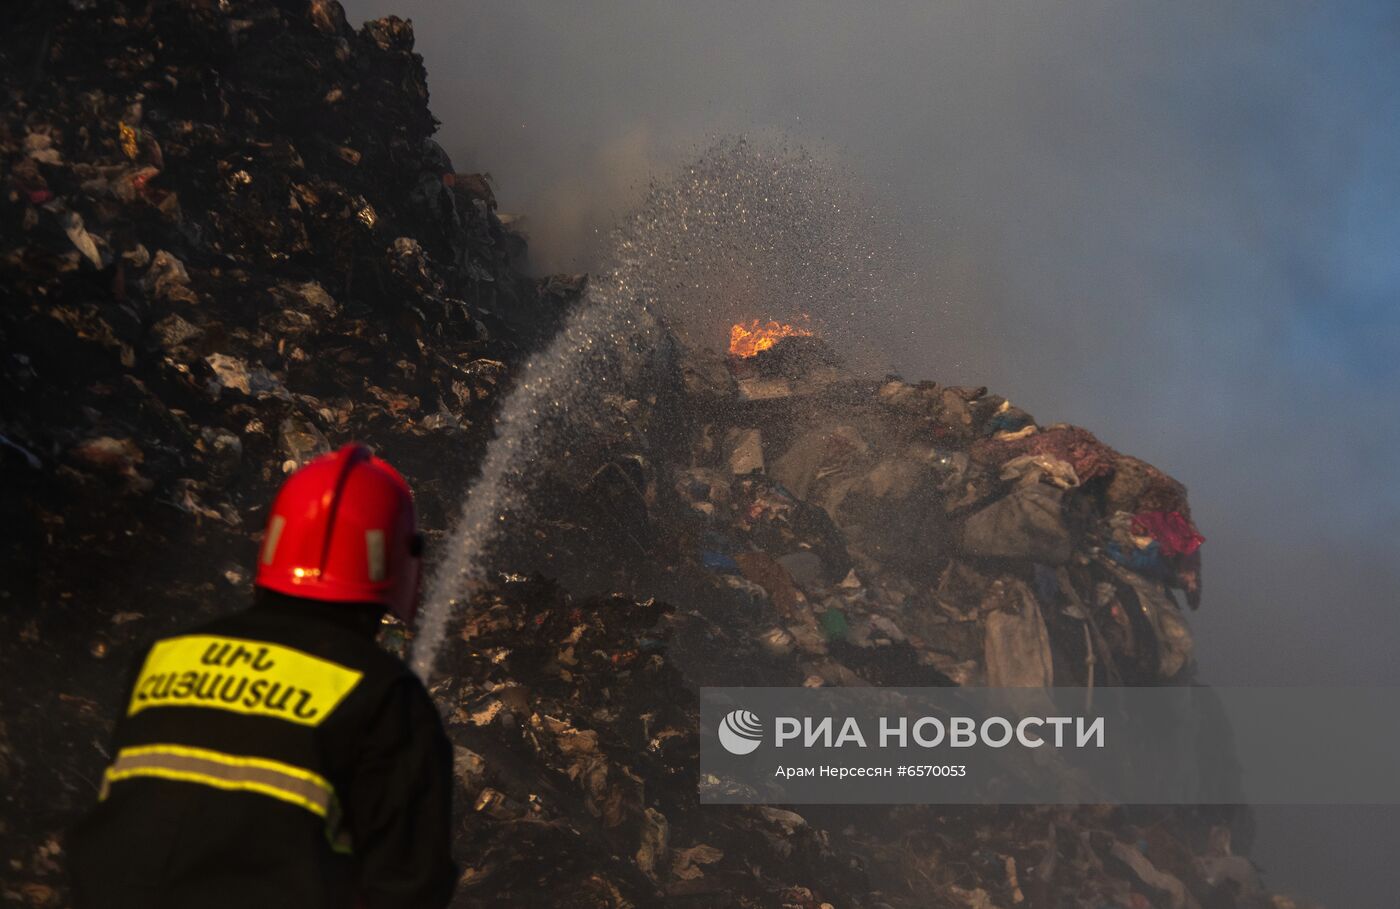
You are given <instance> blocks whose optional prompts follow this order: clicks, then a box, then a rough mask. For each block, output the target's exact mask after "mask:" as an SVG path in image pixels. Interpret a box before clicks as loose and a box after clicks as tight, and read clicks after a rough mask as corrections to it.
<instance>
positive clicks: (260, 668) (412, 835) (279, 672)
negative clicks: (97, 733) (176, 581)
mask: <svg viewBox="0 0 1400 909" xmlns="http://www.w3.org/2000/svg"><path fill="white" fill-rule="evenodd" d="M421 540H422V538H421V537H420V536H419V535H418V532H417V530H416V527H415V516H414V509H413V498H412V495H411V493H410V492H409V488H408V485H407V484H406V483H405V482H404V480H403V478H402V477H401V476H400V475H399V474H398V473H397V472H396V471H395V470H394V469H393V468H392V467H390V466H389V465H388V464H387V463H385V462H384V461H382V460H380V459H379V458H376V457H374V456H373V455H372V454H371V453H370V451H369V449H367V448H365V447H364V446H361V445H349V446H346V447H345V448H342V449H340V450H339V451H338V452H336V453H334V454H329V455H325V456H323V457H321V458H318V459H316V460H315V461H312V462H311V463H310V464H308V465H306V466H305V467H303V468H302V469H301V470H298V471H297V472H296V473H294V474H293V475H292V476H291V477H290V478H288V480H287V482H286V483H285V484H284V485H283V487H282V491H281V492H280V493H279V494H278V496H277V500H276V502H275V503H274V505H273V507H272V511H271V514H270V515H269V517H268V521H267V529H266V533H265V535H264V537H263V543H262V548H261V551H260V555H259V559H258V568H257V577H256V579H255V581H254V583H255V585H256V587H257V591H256V598H255V601H254V603H253V605H252V607H251V608H249V609H247V610H245V611H243V612H239V613H236V614H234V615H230V616H227V617H225V618H221V619H217V620H215V621H213V622H210V623H208V624H206V625H204V626H202V627H199V628H195V629H193V630H191V631H188V632H186V633H184V634H179V635H176V636H174V637H168V638H165V639H163V640H159V641H156V642H155V643H154V644H153V645H151V646H150V647H149V648H148V649H147V650H146V651H145V652H144V653H143V654H142V655H141V656H140V658H139V660H138V662H137V666H138V667H139V668H138V670H137V672H136V675H135V677H134V680H133V681H132V683H131V685H130V686H129V688H128V690H127V694H126V700H125V702H124V710H123V715H122V717H121V719H120V721H119V723H118V726H117V733H116V741H115V748H114V750H113V754H112V763H111V765H110V766H109V767H108V768H107V771H106V773H105V775H104V778H103V780H102V786H101V795H100V801H99V803H98V805H97V807H96V808H95V809H94V810H93V811H92V813H91V814H90V815H89V816H88V817H87V818H86V819H85V820H84V821H83V822H82V823H81V824H80V825H79V827H78V829H77V830H75V831H74V833H73V837H72V839H71V844H70V848H69V853H70V857H71V867H72V872H73V873H72V878H73V888H74V897H75V902H76V904H77V905H78V906H79V907H83V909H87V907H93V909H97V907H103V909H105V907H113V909H116V907H121V909H158V907H170V909H176V907H178V909H192V907H200V909H210V907H214V909H217V907H237V909H276V907H297V909H312V907H335V909H350V907H365V909H388V907H393V909H417V907H433V909H436V907H441V906H445V905H447V903H448V901H449V899H450V897H451V894H452V889H453V884H454V882H455V880H456V873H455V870H454V868H453V865H452V860H451V856H450V851H449V840H450V831H449V826H450V821H451V804H450V803H451V790H452V749H451V746H450V745H449V743H448V741H447V738H446V735H445V734H444V732H443V729H442V722H441V720H440V719H439V717H438V714H437V711H436V709H435V708H434V706H433V703H432V700H431V699H430V698H429V697H428V694H427V692H426V691H425V690H424V688H423V686H422V684H421V683H420V682H419V681H418V679H417V678H416V677H415V676H414V675H413V674H412V673H411V672H410V671H409V670H408V668H407V667H405V666H404V664H403V663H402V662H400V661H399V660H398V659H396V658H394V657H393V656H391V655H390V654H387V653H385V652H384V651H382V650H380V649H379V648H378V647H377V646H376V645H375V640H374V639H375V634H376V631H377V629H378V628H379V626H380V621H381V619H382V617H383V615H384V613H385V611H386V610H387V611H389V612H392V613H393V614H394V615H396V616H398V617H399V618H400V619H402V620H403V621H404V622H411V621H412V619H413V615H414V612H415V610H416V605H417V597H418V579H419V568H420V554H421V549H422V542H421Z"/></svg>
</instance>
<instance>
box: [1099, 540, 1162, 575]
mask: <svg viewBox="0 0 1400 909" xmlns="http://www.w3.org/2000/svg"><path fill="white" fill-rule="evenodd" d="M1104 552H1106V553H1108V557H1109V558H1110V559H1112V560H1113V561H1115V562H1117V563H1118V564H1119V565H1123V566H1125V567H1127V568H1131V569H1132V570H1133V571H1136V572H1137V573H1138V574H1142V575H1147V576H1149V577H1164V576H1165V575H1167V574H1168V573H1169V572H1168V569H1167V564H1166V562H1165V561H1164V560H1163V558H1162V547H1160V546H1158V545H1157V541H1156V540H1153V541H1152V542H1151V543H1148V544H1147V545H1146V546H1144V547H1143V548H1141V549H1130V550H1126V551H1125V549H1124V547H1122V546H1120V545H1119V544H1118V543H1117V542H1116V541H1114V542H1111V543H1109V544H1108V545H1107V546H1105V547H1104Z"/></svg>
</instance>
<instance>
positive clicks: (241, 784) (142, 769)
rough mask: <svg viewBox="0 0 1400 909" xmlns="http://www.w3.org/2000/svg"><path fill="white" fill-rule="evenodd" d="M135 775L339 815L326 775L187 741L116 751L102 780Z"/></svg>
mask: <svg viewBox="0 0 1400 909" xmlns="http://www.w3.org/2000/svg"><path fill="white" fill-rule="evenodd" d="M133 777H156V778H159V779H167V780H178V781H182V782H187V783H199V784H201V785H204V786H213V787H214V788H216V789H226V790H233V791H244V792H256V793H260V794H262V795H266V796H271V797H272V798H275V799H280V800H282V801H284V802H288V803H290V804H293V805H297V806H299V807H302V808H305V809H306V810H307V811H310V812H311V813H313V814H315V815H317V816H319V817H322V818H326V819H327V820H328V821H335V820H338V818H337V817H335V816H334V815H335V814H336V813H338V812H337V810H336V798H335V790H334V789H333V788H332V787H331V784H330V783H329V782H327V781H326V779H325V777H322V776H321V775H319V774H316V773H312V772H311V771H309V770H306V769H305V768H302V767H296V766H294V765H292V764H284V763H282V762H281V761H273V760H268V759H266V758H258V757H250V756H246V755H235V754H225V753H223V752H222V751H212V750H210V749H207V748H190V747H188V746H185V745H141V746H136V747H132V748H123V749H122V750H121V751H119V752H117V759H116V760H115V761H113V762H112V766H110V767H108V768H107V773H106V775H105V778H104V784H106V785H110V784H111V783H114V782H118V781H120V780H127V779H131V778H133ZM106 785H104V787H103V789H104V792H103V795H104V796H105V794H106Z"/></svg>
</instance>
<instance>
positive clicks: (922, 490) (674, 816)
mask: <svg viewBox="0 0 1400 909" xmlns="http://www.w3.org/2000/svg"><path fill="white" fill-rule="evenodd" d="M677 350H678V353H677V355H676V357H675V359H674V360H673V362H672V363H671V364H670V366H671V371H672V375H671V376H670V379H669V380H667V379H666V378H664V377H661V378H656V377H653V378H651V379H649V380H648V382H649V384H648V385H647V387H646V388H645V389H641V392H642V393H640V394H638V396H636V397H635V398H622V397H619V398H617V399H616V400H611V401H608V402H605V404H606V405H607V406H605V407H604V408H603V409H602V411H601V413H600V415H599V417H598V418H597V419H596V421H595V423H594V425H593V427H592V428H591V430H589V432H591V433H592V435H590V436H589V437H588V438H587V439H586V440H583V441H581V442H576V443H575V444H574V445H573V446H572V448H573V450H574V451H575V452H578V451H580V450H584V451H587V452H592V458H591V459H589V458H587V457H586V456H585V457H583V458H582V460H580V457H579V456H577V455H576V456H575V458H574V459H573V460H571V461H570V463H569V465H568V467H567V468H563V467H560V468H559V471H560V472H559V473H558V474H557V475H555V476H554V482H553V484H552V485H551V486H549V488H548V489H547V491H546V492H544V493H543V494H542V495H541V496H540V498H541V499H542V500H543V501H544V502H545V503H547V504H545V505H542V506H541V507H542V511H541V513H540V514H538V515H537V516H536V520H535V521H534V522H533V523H532V525H531V527H532V532H530V533H525V534H521V538H520V539H517V540H515V541H513V543H512V544H511V546H510V547H508V551H507V552H503V553H500V554H498V560H499V563H500V565H501V566H502V572H503V573H502V574H501V581H500V584H499V586H498V587H496V588H494V589H493V590H491V591H488V592H485V593H483V594H482V595H481V596H480V597H478V598H477V600H476V601H474V603H473V604H472V606H471V607H470V608H469V609H468V610H467V611H466V613H465V615H464V616H463V617H462V620H461V624H460V625H459V626H458V627H456V628H455V629H454V642H453V644H452V646H449V647H448V648H446V649H445V653H446V657H445V664H444V666H443V667H441V668H442V675H441V680H440V682H439V683H438V685H437V686H436V687H435V694H436V695H437V697H438V698H439V701H440V702H441V703H442V704H443V705H444V711H445V715H446V716H448V718H449V732H450V734H451V735H452V737H453V739H454V741H455V742H456V743H457V748H458V751H457V756H458V764H457V770H458V777H459V781H460V782H461V784H462V789H461V791H460V792H459V798H460V804H459V812H460V814H461V815H462V819H461V826H460V830H461V834H460V836H461V838H460V840H459V844H458V845H459V847H460V850H461V851H460V853H459V860H460V861H461V862H462V863H463V866H464V875H463V879H462V891H461V896H460V901H461V905H467V906H475V905H481V906H486V905H496V904H501V903H505V904H511V903H517V902H525V901H528V899H529V897H530V895H531V894H532V893H542V894H544V898H545V899H546V900H547V901H548V902H551V903H560V904H565V905H584V906H600V907H602V906H606V907H621V906H640V905H659V904H663V903H664V904H666V905H694V906H724V905H732V906H801V907H813V909H815V907H819V906H826V905H830V906H869V907H902V906H911V907H912V906H937V907H949V909H955V907H961V909H985V907H1003V909H1004V907H1014V906H1030V907H1051V906H1055V907H1059V906H1073V907H1089V909H1103V907H1121V909H1138V907H1149V906H1150V907H1158V906H1163V907H1178V909H1180V907H1227V906H1228V907H1272V909H1282V907H1289V906H1295V905H1299V904H1296V903H1294V902H1292V901H1291V900H1289V899H1287V898H1285V897H1281V896H1277V895H1271V894H1269V893H1268V891H1267V889H1266V887H1265V886H1264V884H1263V883H1262V882H1261V880H1260V876H1259V873H1258V871H1257V869H1256V868H1255V867H1254V866H1253V865H1252V864H1251V863H1250V862H1249V860H1248V858H1246V857H1245V856H1244V855H1243V854H1241V853H1242V852H1243V851H1245V850H1247V848H1248V841H1249V838H1250V835H1251V829H1250V815H1249V813H1248V811H1247V810H1246V809H1243V808H1235V807H1230V806H1223V807H1214V808H1200V809H1184V808H1143V807H1124V808H1113V807H1082V808H1073V807H1045V808H1018V807H1005V808H999V809H992V808H986V809H975V808H948V807H938V806H901V807H893V808H890V807H870V808H862V809H859V810H853V809H837V808H824V807H820V806H798V807H796V808H795V809H786V808H778V807H739V806H725V807H706V808H704V809H701V808H699V806H698V799H697V794H696V789H697V786H700V785H703V781H702V780H699V779H697V773H698V767H697V764H698V748H699V745H698V734H697V733H698V727H699V716H698V698H697V694H696V689H697V687H698V686H700V685H705V684H713V685H807V686H834V685H953V684H958V685H1018V686H1025V685H1031V686H1038V685H1075V686H1091V685H1119V684H1138V685H1154V684H1187V683H1189V682H1190V681H1191V679H1192V677H1193V672H1194V663H1193V661H1192V657H1191V652H1192V648H1191V636H1190V632H1189V630H1188V627H1187V623H1186V619H1185V617H1184V610H1186V609H1188V608H1190V607H1194V606H1195V605H1197V604H1198V603H1199V597H1200V589H1201V588H1200V549H1201V544H1202V543H1203V538H1202V536H1201V534H1200V533H1199V532H1198V531H1197V530H1196V528H1195V526H1194V524H1193V523H1192V521H1191V516H1190V510H1189V504H1188V502H1187V500H1186V494H1185V490H1184V488H1183V487H1182V486H1181V485H1180V484H1179V483H1177V482H1176V481H1175V480H1173V479H1171V478H1170V477H1168V476H1167V475H1165V474H1163V473H1162V472H1160V471H1158V470H1157V469H1155V468H1153V467H1152V466H1151V465H1148V464H1146V463H1144V462H1142V461H1141V460H1138V459H1136V458H1132V457H1130V456H1127V455H1123V454H1121V453H1119V452H1117V451H1115V450H1113V449H1112V448H1110V447H1108V446H1107V445H1105V444H1104V443H1102V442H1100V441H1099V440H1098V439H1097V438H1095V437H1094V436H1093V435H1092V434H1090V433H1089V432H1087V431H1085V430H1083V429H1079V428H1077V427H1071V426H1061V425H1051V426H1042V425H1040V424H1038V423H1037V422H1036V421H1035V419H1034V418H1033V417H1032V416H1031V415H1030V414H1028V413H1026V412H1025V411H1023V410H1021V409H1020V408H1017V407H1016V406H1015V405H1013V404H1011V403H1010V402H1008V401H1007V400H1006V399H1005V398H1003V397H1000V396H997V395H993V394H990V393H988V392H987V390H986V389H982V388H965V387H953V388H948V387H943V386H939V385H937V384H934V383H931V382H925V383H919V384H911V383H907V382H905V381H903V380H902V379H899V378H896V377H887V378H884V379H879V380H872V379H862V378H857V377H855V376H853V375H852V374H850V373H848V372H846V371H845V370H844V369H843V368H842V366H841V364H840V360H839V357H838V356H837V355H836V353H835V352H834V351H832V350H831V349H830V348H828V347H827V346H826V345H825V344H824V343H823V342H822V341H821V340H820V339H818V338H816V337H811V336H795V337H789V338H787V339H784V340H780V341H778V342H777V343H776V344H775V345H773V346H772V347H771V348H766V349H764V350H762V351H760V352H759V353H758V354H756V355H754V356H752V357H726V356H724V355H721V354H719V353H715V352H708V351H696V350H688V351H687V350H681V349H679V348H677ZM565 471H567V472H565ZM600 566H607V567H606V568H602V567H600ZM529 570H538V571H541V572H543V573H545V574H548V575H550V576H551V577H555V578H563V579H565V580H566V584H567V586H569V587H572V588H573V589H575V590H576V591H585V590H590V589H596V590H597V591H599V593H598V595H596V596H584V597H571V596H570V595H569V594H567V593H565V592H564V589H563V588H561V587H560V586H557V585H556V584H555V583H554V582H550V581H544V580H542V578H541V577H540V576H539V575H535V576H533V577H530V576H527V575H526V574H525V573H523V572H526V571H529ZM609 590H610V591H611V592H610V593H608V592H606V591H609ZM652 597H655V598H652ZM532 888H536V889H534V890H532Z"/></svg>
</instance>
